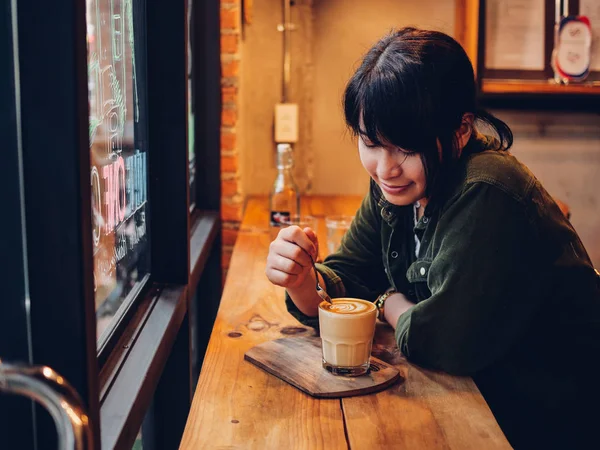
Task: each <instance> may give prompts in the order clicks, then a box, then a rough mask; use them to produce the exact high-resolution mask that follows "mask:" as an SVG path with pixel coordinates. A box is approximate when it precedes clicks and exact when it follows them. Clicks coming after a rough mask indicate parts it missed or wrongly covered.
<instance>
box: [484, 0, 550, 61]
mask: <svg viewBox="0 0 600 450" xmlns="http://www.w3.org/2000/svg"><path fill="white" fill-rule="evenodd" d="M544 3H545V0H487V1H486V4H485V5H486V6H485V7H486V13H485V67H486V68H487V69H512V70H544V19H545V16H544V14H545V5H544Z"/></svg>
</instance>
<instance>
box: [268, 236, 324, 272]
mask: <svg viewBox="0 0 600 450" xmlns="http://www.w3.org/2000/svg"><path fill="white" fill-rule="evenodd" d="M269 255H273V256H276V255H278V256H281V257H284V258H287V259H291V260H292V261H294V262H296V263H298V264H299V265H300V266H302V267H310V266H312V263H313V260H312V259H311V256H310V255H308V254H307V253H306V252H305V251H304V249H303V248H302V247H300V246H299V245H296V244H294V243H292V242H288V241H284V240H282V239H278V240H276V241H273V243H272V244H271V251H270V252H269ZM273 261H274V260H273ZM274 262H275V261H274Z"/></svg>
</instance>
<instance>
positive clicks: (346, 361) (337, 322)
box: [319, 298, 377, 377]
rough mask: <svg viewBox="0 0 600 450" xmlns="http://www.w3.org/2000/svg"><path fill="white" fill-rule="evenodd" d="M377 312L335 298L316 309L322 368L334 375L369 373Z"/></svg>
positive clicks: (351, 300) (361, 302) (358, 302)
mask: <svg viewBox="0 0 600 450" xmlns="http://www.w3.org/2000/svg"><path fill="white" fill-rule="evenodd" d="M376 318H377V308H376V307H375V305H374V304H373V303H372V302H369V301H367V300H360V299H357V298H335V299H333V303H332V304H330V303H327V302H321V304H320V305H319V329H320V334H321V348H322V352H323V367H324V368H325V369H326V370H328V371H329V372H331V373H332V374H334V375H340V376H346V377H356V376H359V375H364V374H365V373H367V372H368V370H369V363H370V359H371V347H372V345H373V336H374V334H375V321H376Z"/></svg>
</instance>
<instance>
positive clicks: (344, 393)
mask: <svg viewBox="0 0 600 450" xmlns="http://www.w3.org/2000/svg"><path fill="white" fill-rule="evenodd" d="M244 359H245V360H247V361H250V362H251V363H252V364H255V365H256V366H258V367H260V368H261V369H263V370H266V371H267V372H269V373H271V374H273V375H275V376H276V377H278V378H280V379H282V380H283V381H285V382H287V383H289V384H291V385H292V386H294V387H296V388H298V389H300V390H301V391H303V392H306V393H307V394H309V395H311V396H313V397H319V398H340V397H351V396H354V395H363V394H369V393H372V392H377V391H381V390H383V389H385V388H387V387H388V386H390V385H392V384H393V383H395V382H396V381H397V380H398V379H400V378H401V376H400V373H399V371H398V370H397V369H396V368H395V367H394V366H390V365H389V364H386V363H384V362H383V361H381V360H379V359H377V358H374V357H373V356H371V370H370V371H369V372H368V373H367V374H365V375H362V376H359V377H342V376H336V375H333V374H331V373H330V372H328V371H327V370H325V369H324V368H323V365H322V356H321V339H320V338H318V337H314V336H307V337H297V338H296V337H294V338H284V339H277V340H275V341H269V342H265V343H263V344H260V345H257V346H256V347H253V348H251V349H250V350H248V351H247V352H246V354H245V355H244Z"/></svg>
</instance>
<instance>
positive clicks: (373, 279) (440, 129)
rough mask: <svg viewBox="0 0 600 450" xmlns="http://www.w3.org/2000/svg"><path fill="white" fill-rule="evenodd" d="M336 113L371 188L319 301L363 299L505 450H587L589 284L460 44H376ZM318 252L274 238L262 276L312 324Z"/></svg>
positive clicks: (414, 36) (306, 238) (586, 267)
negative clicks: (453, 382) (452, 383)
mask: <svg viewBox="0 0 600 450" xmlns="http://www.w3.org/2000/svg"><path fill="white" fill-rule="evenodd" d="M344 112H345V117H346V122H347V125H348V126H349V128H350V129H351V130H352V131H353V132H354V134H355V135H356V136H357V138H358V139H357V140H358V150H359V155H360V159H361V162H362V164H363V166H364V168H365V169H366V171H367V172H368V173H369V175H370V177H371V186H370V191H369V193H368V194H367V195H366V197H365V198H364V200H363V202H362V205H361V207H360V209H359V211H358V212H357V214H356V217H355V220H354V222H353V224H352V226H351V228H350V230H349V231H348V233H347V234H346V236H345V237H344V239H343V242H342V245H341V247H340V248H339V249H338V251H337V252H336V253H334V254H333V255H330V256H329V257H328V258H327V259H326V260H325V261H324V263H323V264H319V265H317V268H318V270H319V279H320V282H321V283H322V285H323V283H324V285H325V286H326V290H327V292H328V293H329V294H330V295H331V296H332V297H341V296H347V297H358V298H364V299H370V300H372V301H376V303H377V304H378V306H380V313H381V314H380V318H381V319H383V320H385V321H387V322H388V323H389V324H390V325H391V326H392V327H394V328H395V336H396V340H397V342H398V346H399V348H400V350H401V351H402V353H403V354H404V355H405V356H406V357H407V358H408V359H409V360H410V361H413V362H414V363H416V364H419V365H422V366H424V367H428V368H432V369H436V370H443V371H446V372H448V373H451V374H456V375H469V376H472V377H473V379H474V380H475V382H476V384H477V386H478V387H479V389H480V391H481V393H482V395H483V396H484V398H485V399H486V401H487V403H488V405H489V406H490V408H491V410H492V412H493V413H494V415H495V417H496V419H497V420H498V423H499V424H500V426H501V428H502V430H503V431H504V433H505V435H506V437H507V438H508V440H509V441H510V443H511V444H512V445H513V446H514V447H517V448H550V447H552V448H578V447H580V446H584V445H586V444H590V442H589V441H588V438H589V433H591V431H592V428H591V425H592V424H594V423H596V421H597V420H598V419H600V417H599V415H598V413H597V412H596V408H595V404H594V402H595V401H597V393H598V389H597V388H596V384H597V382H596V380H595V377H596V374H595V369H596V368H597V367H598V364H597V362H596V361H597V359H598V358H600V351H599V350H600V289H599V277H598V276H597V273H596V272H595V271H594V268H593V267H592V264H591V261H590V259H589V257H588V255H587V253H586V250H585V248H584V247H583V245H582V243H581V241H580V239H579V237H578V236H577V234H576V232H575V231H574V229H573V228H572V226H571V225H570V224H569V222H568V221H567V219H566V218H565V217H564V215H563V214H562V213H561V211H560V209H559V208H558V206H557V205H556V203H555V202H554V201H553V200H552V198H551V197H550V195H549V194H548V193H547V192H546V190H545V189H544V188H543V187H542V186H541V184H540V183H539V181H538V180H537V179H536V178H535V177H534V176H533V174H532V173H531V172H530V171H529V170H528V169H527V168H526V167H525V166H524V165H522V164H521V163H520V162H519V161H517V160H516V159H515V158H514V156H512V155H511V154H510V153H509V152H507V150H508V149H509V148H510V146H511V144H512V139H513V137H512V133H511V131H510V128H509V127H508V126H507V125H506V124H505V123H504V122H502V121H500V120H498V119H497V118H495V117H494V116H492V115H491V114H488V113H486V112H484V111H481V110H479V109H477V107H476V88H475V81H474V74H473V69H472V66H471V63H470V61H469V59H468V57H467V55H466V53H465V52H464V50H463V49H462V48H461V47H460V45H459V44H458V43H457V42H456V41H455V40H453V39H452V38H451V37H449V36H447V35H445V34H443V33H439V32H434V31H424V30H418V29H414V28H404V29H401V30H399V31H396V32H394V33H392V34H390V35H388V36H386V37H384V38H383V39H382V40H380V41H379V42H378V43H377V44H375V46H374V47H373V48H372V49H371V50H370V51H369V52H368V53H367V54H366V56H365V58H364V60H363V62H362V64H361V66H360V67H359V68H358V70H357V71H356V73H355V74H354V76H353V77H352V78H351V79H350V81H349V83H348V85H347V87H346V91H345V94H344ZM482 125H483V127H482ZM486 131H489V132H492V133H491V135H490V136H486V135H485V134H483V133H485V132H486ZM317 245H318V244H317V239H316V235H315V233H314V232H313V231H312V230H310V229H308V228H305V229H303V230H301V229H300V228H298V227H290V228H286V229H284V230H282V231H281V232H280V233H279V235H278V237H277V239H276V240H275V241H273V243H272V244H271V247H270V252H269V256H268V260H267V268H266V274H267V277H268V278H269V280H270V281H271V282H272V283H274V284H277V285H279V286H283V287H285V288H286V290H287V294H288V296H287V298H286V303H287V306H288V309H289V311H290V313H291V314H292V315H294V316H295V317H296V318H298V319H299V320H300V321H301V322H303V323H305V324H308V325H311V326H314V327H317V326H318V319H317V316H318V314H317V313H318V304H319V303H320V301H321V299H320V298H319V296H318V295H317V294H316V292H315V288H314V286H315V279H314V276H315V275H314V273H313V272H312V271H311V267H312V266H311V258H313V259H314V258H315V257H316V249H317ZM382 294H383V295H382ZM592 407H594V408H592ZM399 420H401V419H400V418H399Z"/></svg>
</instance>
